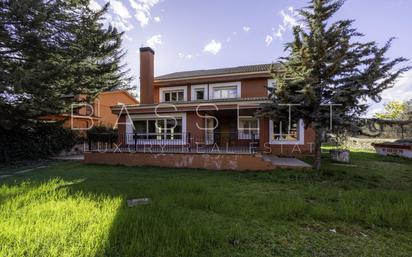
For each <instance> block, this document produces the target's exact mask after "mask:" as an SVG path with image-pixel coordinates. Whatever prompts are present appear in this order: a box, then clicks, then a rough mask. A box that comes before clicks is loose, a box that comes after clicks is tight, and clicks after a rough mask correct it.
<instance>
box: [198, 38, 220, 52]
mask: <svg viewBox="0 0 412 257" xmlns="http://www.w3.org/2000/svg"><path fill="white" fill-rule="evenodd" d="M220 49H222V43H220V42H216V41H215V40H214V39H213V40H212V41H210V42H209V43H208V44H207V45H205V47H204V48H203V52H208V53H211V54H214V55H216V54H217V53H219V51H220Z"/></svg>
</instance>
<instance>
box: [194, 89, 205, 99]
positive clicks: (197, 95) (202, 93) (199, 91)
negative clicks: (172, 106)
mask: <svg viewBox="0 0 412 257" xmlns="http://www.w3.org/2000/svg"><path fill="white" fill-rule="evenodd" d="M195 98H196V99H194V100H204V99H205V89H204V88H197V89H195Z"/></svg>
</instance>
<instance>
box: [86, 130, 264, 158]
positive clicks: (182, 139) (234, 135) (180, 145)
mask: <svg viewBox="0 0 412 257" xmlns="http://www.w3.org/2000/svg"><path fill="white" fill-rule="evenodd" d="M87 144H88V149H89V151H97V152H153V153H166V152H167V153H184V152H192V153H254V152H256V151H257V149H258V147H259V133H258V132H257V131H237V132H207V133H202V134H201V135H200V134H197V135H194V134H191V133H162V134H139V133H120V134H112V133H98V134H89V135H88V138H87Z"/></svg>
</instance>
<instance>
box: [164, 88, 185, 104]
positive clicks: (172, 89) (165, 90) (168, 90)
mask: <svg viewBox="0 0 412 257" xmlns="http://www.w3.org/2000/svg"><path fill="white" fill-rule="evenodd" d="M182 90H183V101H187V86H180V87H161V88H159V99H160V102H161V103H168V102H165V93H166V92H170V91H182Z"/></svg>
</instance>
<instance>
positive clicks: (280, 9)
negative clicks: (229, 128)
mask: <svg viewBox="0 0 412 257" xmlns="http://www.w3.org/2000/svg"><path fill="white" fill-rule="evenodd" d="M105 2H107V0H92V1H91V7H92V8H98V7H99V6H102V5H103V4H104V3H105ZM109 2H110V4H111V7H110V11H109V13H108V15H107V19H108V20H109V22H111V23H112V24H113V25H115V26H116V27H118V28H119V29H120V30H123V31H125V35H126V36H125V39H124V42H123V45H124V48H125V49H126V50H127V52H128V54H127V56H126V59H125V61H126V62H127V64H128V66H129V67H130V68H131V74H132V75H133V76H134V77H135V78H136V79H135V81H134V84H135V85H136V88H137V87H138V84H139V82H138V78H139V56H138V49H139V47H141V46H147V45H149V46H151V47H153V48H154V49H155V51H156V56H155V75H162V74H166V73H170V72H175V71H182V70H193V69H210V68H219V67H230V66H239V65H248V64H259V63H270V62H273V61H276V60H277V58H278V57H280V56H283V55H284V52H283V48H284V44H285V43H286V42H288V41H289V40H290V39H291V27H292V25H294V24H296V23H297V22H299V21H298V17H296V9H298V8H301V7H303V6H304V5H305V4H306V2H307V1H302V0H300V1H297V0H256V1H240V0H123V1H120V0H110V1H109ZM411 15H412V1H410V0H348V1H347V2H346V4H345V5H344V6H343V8H342V9H341V10H340V11H339V13H338V14H337V15H336V16H335V18H336V19H347V18H349V19H355V20H356V22H355V26H356V28H358V30H359V31H360V32H362V33H364V34H365V35H366V37H365V40H368V41H369V40H374V41H377V42H378V43H381V44H384V43H385V42H386V40H388V39H389V38H390V37H396V38H397V39H396V41H395V42H394V43H393V47H392V49H391V50H390V52H389V57H397V56H403V57H406V58H408V59H411V60H412V50H411V46H412V33H411V32H412V17H411ZM409 64H411V65H412V61H409ZM383 96H384V101H383V102H388V101H390V100H407V99H412V72H409V73H407V74H405V75H404V77H403V78H402V79H400V80H399V81H398V82H397V85H396V86H395V87H394V88H393V89H389V90H387V91H386V92H384V95H383ZM381 108H382V104H374V105H372V106H371V109H370V113H373V112H375V111H377V110H379V109H381Z"/></svg>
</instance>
